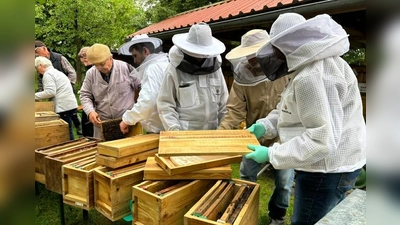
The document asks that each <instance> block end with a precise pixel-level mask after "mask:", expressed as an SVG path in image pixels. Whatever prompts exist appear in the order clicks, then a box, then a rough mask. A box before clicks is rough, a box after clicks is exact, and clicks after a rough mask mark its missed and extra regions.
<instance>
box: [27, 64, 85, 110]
mask: <svg viewBox="0 0 400 225" xmlns="http://www.w3.org/2000/svg"><path fill="white" fill-rule="evenodd" d="M47 98H52V101H53V103H54V111H55V112H56V113H61V112H65V111H69V110H71V109H76V108H78V103H77V101H76V98H75V95H74V91H73V90H72V85H71V83H70V81H69V79H68V77H67V76H65V74H64V73H63V72H61V71H58V70H57V69H55V68H54V67H53V66H49V67H47V68H46V72H45V73H44V74H43V91H41V92H36V93H35V100H43V99H47Z"/></svg>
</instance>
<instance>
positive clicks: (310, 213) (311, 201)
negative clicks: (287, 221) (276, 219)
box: [291, 169, 361, 225]
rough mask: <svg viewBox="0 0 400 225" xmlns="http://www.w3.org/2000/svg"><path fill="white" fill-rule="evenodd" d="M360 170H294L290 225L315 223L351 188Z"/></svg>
mask: <svg viewBox="0 0 400 225" xmlns="http://www.w3.org/2000/svg"><path fill="white" fill-rule="evenodd" d="M360 172H361V170H360V169H359V170H356V171H354V172H349V173H311V172H303V171H296V187H295V191H294V210H293V216H292V223H291V224H292V225H309V224H315V223H316V222H318V221H319V220H320V219H321V218H322V217H324V216H325V215H326V214H327V213H328V212H329V211H330V210H331V209H332V208H333V207H335V206H336V205H337V204H339V202H340V201H342V200H343V199H344V197H345V195H346V192H347V191H348V190H350V189H352V188H353V186H354V183H355V182H356V180H357V177H358V175H359V174H360Z"/></svg>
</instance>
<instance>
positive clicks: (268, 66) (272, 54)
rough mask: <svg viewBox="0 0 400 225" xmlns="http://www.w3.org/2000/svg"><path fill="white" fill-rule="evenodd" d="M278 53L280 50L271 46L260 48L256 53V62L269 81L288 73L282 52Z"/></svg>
mask: <svg viewBox="0 0 400 225" xmlns="http://www.w3.org/2000/svg"><path fill="white" fill-rule="evenodd" d="M279 53H280V51H279V50H278V49H277V48H274V47H272V46H271V48H264V49H261V51H259V52H258V53H257V60H258V63H259V64H260V66H261V69H262V71H263V72H264V74H265V76H266V77H267V78H268V79H269V80H271V81H274V80H276V79H278V78H281V77H283V76H285V75H287V74H289V72H288V66H287V63H286V60H285V59H284V56H283V54H279Z"/></svg>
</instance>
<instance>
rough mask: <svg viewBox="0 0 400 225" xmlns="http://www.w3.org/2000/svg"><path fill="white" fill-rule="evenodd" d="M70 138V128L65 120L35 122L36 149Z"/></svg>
mask: <svg viewBox="0 0 400 225" xmlns="http://www.w3.org/2000/svg"><path fill="white" fill-rule="evenodd" d="M68 140H69V128H68V123H67V122H65V121H64V120H62V119H59V120H51V121H41V122H35V149H37V148H41V147H45V146H50V145H54V144H58V143H61V142H65V141H68Z"/></svg>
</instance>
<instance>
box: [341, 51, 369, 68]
mask: <svg viewBox="0 0 400 225" xmlns="http://www.w3.org/2000/svg"><path fill="white" fill-rule="evenodd" d="M343 59H344V60H346V62H347V63H349V64H350V65H358V66H366V63H367V60H366V53H365V48H357V49H350V51H348V52H347V53H346V54H344V55H343Z"/></svg>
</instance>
